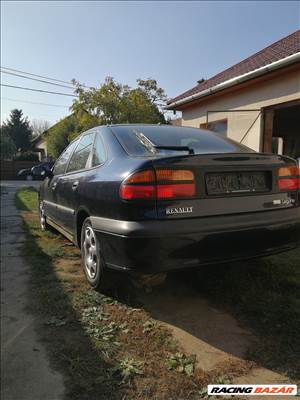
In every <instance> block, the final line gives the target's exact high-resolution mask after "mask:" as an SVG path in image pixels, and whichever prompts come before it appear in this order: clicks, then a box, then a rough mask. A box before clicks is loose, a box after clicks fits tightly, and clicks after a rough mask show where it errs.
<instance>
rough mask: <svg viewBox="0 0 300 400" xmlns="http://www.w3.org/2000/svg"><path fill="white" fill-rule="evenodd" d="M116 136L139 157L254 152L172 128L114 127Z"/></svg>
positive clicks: (214, 136) (212, 135)
mask: <svg viewBox="0 0 300 400" xmlns="http://www.w3.org/2000/svg"><path fill="white" fill-rule="evenodd" d="M112 129H113V131H114V133H115V134H116V136H117V138H118V139H119V141H120V143H121V145H122V146H123V147H124V149H125V150H126V151H127V153H128V154H130V155H132V156H138V157H149V156H152V157H153V156H155V155H158V156H161V155H162V154H163V155H174V154H176V155H177V154H178V153H180V154H183V155H185V154H189V151H190V152H194V153H195V154H213V153H240V152H247V153H249V152H253V150H251V149H249V148H248V147H246V146H243V145H241V144H239V143H237V142H235V141H233V140H231V139H228V138H224V137H221V136H218V134H216V133H214V132H211V131H207V130H201V129H196V128H184V127H174V126H170V125H157V126H156V125H149V126H138V125H137V126H125V125H124V126H113V127H112ZM156 146H163V147H168V146H171V147H173V146H176V147H183V149H157V148H156Z"/></svg>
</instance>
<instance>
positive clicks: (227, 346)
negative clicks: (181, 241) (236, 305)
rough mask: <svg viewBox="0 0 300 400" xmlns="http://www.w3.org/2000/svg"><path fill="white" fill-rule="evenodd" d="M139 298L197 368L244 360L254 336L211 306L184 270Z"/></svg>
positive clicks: (170, 276) (231, 318)
mask: <svg viewBox="0 0 300 400" xmlns="http://www.w3.org/2000/svg"><path fill="white" fill-rule="evenodd" d="M138 299H139V301H141V302H142V304H143V306H144V308H145V309H146V310H147V311H148V312H149V313H150V315H151V316H152V317H153V318H155V319H156V320H158V321H160V322H162V323H164V324H165V325H166V326H167V327H168V328H170V329H171V330H172V332H173V334H174V336H175V338H176V339H178V341H179V342H180V344H181V345H182V346H183V347H184V349H185V351H187V352H188V353H192V354H196V356H197V363H198V366H199V367H200V368H202V369H203V370H205V371H209V370H211V369H212V368H214V367H215V366H217V365H218V364H219V363H221V362H223V361H224V360H228V359H229V358H233V359H236V360H240V361H242V360H246V354H247V350H248V348H249V346H250V345H251V343H252V342H253V340H254V337H253V335H252V334H251V333H250V332H249V331H246V330H245V329H243V328H241V327H240V326H239V325H238V323H237V321H236V320H235V319H234V318H233V317H232V316H231V315H230V314H228V313H225V312H224V311H221V310H220V309H217V308H214V307H212V306H211V305H210V304H209V303H208V301H207V300H205V299H203V298H202V297H201V296H199V293H198V292H197V291H195V290H194V289H193V287H192V286H191V285H190V284H189V282H188V281H187V273H185V274H173V275H171V274H170V275H169V276H168V278H167V280H166V282H165V283H164V284H163V285H160V286H159V287H157V288H154V289H153V291H152V292H151V293H145V292H141V291H140V292H139V296H138Z"/></svg>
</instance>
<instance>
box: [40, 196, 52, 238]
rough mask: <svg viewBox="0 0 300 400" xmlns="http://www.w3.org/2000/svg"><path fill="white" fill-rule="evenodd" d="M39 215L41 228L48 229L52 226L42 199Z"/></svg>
mask: <svg viewBox="0 0 300 400" xmlns="http://www.w3.org/2000/svg"><path fill="white" fill-rule="evenodd" d="M39 217H40V227H41V230H42V231H48V230H49V229H50V226H49V225H48V224H47V217H46V215H45V210H44V204H43V202H42V201H39Z"/></svg>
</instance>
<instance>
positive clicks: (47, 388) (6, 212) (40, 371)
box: [1, 181, 64, 400]
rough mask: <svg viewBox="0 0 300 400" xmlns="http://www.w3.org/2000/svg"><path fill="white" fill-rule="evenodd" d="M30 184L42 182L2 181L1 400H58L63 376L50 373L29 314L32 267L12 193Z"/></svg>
mask: <svg viewBox="0 0 300 400" xmlns="http://www.w3.org/2000/svg"><path fill="white" fill-rule="evenodd" d="M28 184H29V185H30V186H36V187H37V186H39V184H40V182H29V183H28V182H24V181H23V182H18V181H16V182H12V181H10V182H3V181H2V182H1V382H2V383H1V400H59V399H62V398H63V392H64V386H63V379H62V376H61V375H60V374H58V373H56V372H54V371H52V370H51V368H50V366H49V361H48V359H47V355H46V351H45V349H44V347H43V346H42V344H41V343H40V342H39V341H38V338H37V333H36V330H35V317H34V316H33V315H31V314H29V313H28V312H27V311H25V307H26V301H27V296H28V295H30V293H29V290H28V272H29V271H28V268H29V267H28V266H27V265H26V264H25V262H24V260H23V259H22V257H21V256H20V250H21V247H22V244H23V243H24V240H25V238H24V232H23V228H22V220H21V217H20V216H19V214H18V211H17V210H16V208H15V205H14V195H15V191H16V189H17V188H18V187H21V186H28Z"/></svg>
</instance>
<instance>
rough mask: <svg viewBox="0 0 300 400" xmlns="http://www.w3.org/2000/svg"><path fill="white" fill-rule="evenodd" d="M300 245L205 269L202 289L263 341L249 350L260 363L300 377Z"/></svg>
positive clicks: (295, 377) (210, 298) (200, 276)
mask: <svg viewBox="0 0 300 400" xmlns="http://www.w3.org/2000/svg"><path fill="white" fill-rule="evenodd" d="M299 267H300V249H299V248H298V249H296V250H294V251H290V252H288V253H282V254H280V255H276V256H272V257H267V258H264V259H259V260H254V261H253V260H252V261H248V262H244V263H235V264H231V265H226V266H222V267H213V268H210V269H203V270H201V271H200V272H199V273H198V278H200V279H199V281H200V282H205V284H202V286H201V288H200V290H201V292H202V293H203V294H204V295H205V296H207V298H208V299H209V300H210V301H212V302H214V303H216V304H218V305H219V306H220V305H221V306H222V307H224V308H226V309H228V310H229V311H230V312H231V313H232V312H234V313H235V315H236V317H237V318H238V319H239V320H240V322H241V323H242V324H243V325H244V326H247V327H248V328H249V329H251V330H252V331H253V332H254V333H255V335H257V336H258V338H259V340H258V341H257V342H256V343H255V344H254V345H253V347H252V348H251V349H250V350H249V357H250V358H251V359H252V360H255V361H256V362H257V363H259V364H261V365H263V366H265V367H268V368H270V369H273V370H277V371H278V372H281V373H284V374H287V375H288V376H289V377H290V378H291V379H296V380H297V379H300V268H299Z"/></svg>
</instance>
